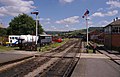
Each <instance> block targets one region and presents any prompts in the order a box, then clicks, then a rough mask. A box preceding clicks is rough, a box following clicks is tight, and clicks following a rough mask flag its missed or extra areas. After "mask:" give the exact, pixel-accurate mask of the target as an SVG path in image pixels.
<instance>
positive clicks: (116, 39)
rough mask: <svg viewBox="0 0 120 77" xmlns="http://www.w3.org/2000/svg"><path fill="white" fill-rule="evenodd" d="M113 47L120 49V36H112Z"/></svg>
mask: <svg viewBox="0 0 120 77" xmlns="http://www.w3.org/2000/svg"><path fill="white" fill-rule="evenodd" d="M112 46H114V47H120V34H114V35H112Z"/></svg>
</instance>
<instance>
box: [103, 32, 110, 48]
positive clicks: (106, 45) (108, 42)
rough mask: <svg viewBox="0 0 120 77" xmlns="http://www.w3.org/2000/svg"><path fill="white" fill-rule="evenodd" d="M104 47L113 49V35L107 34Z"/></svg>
mask: <svg viewBox="0 0 120 77" xmlns="http://www.w3.org/2000/svg"><path fill="white" fill-rule="evenodd" d="M104 45H105V47H107V48H109V49H111V35H110V34H105V37H104Z"/></svg>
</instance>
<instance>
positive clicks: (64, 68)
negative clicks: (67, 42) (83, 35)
mask: <svg viewBox="0 0 120 77" xmlns="http://www.w3.org/2000/svg"><path fill="white" fill-rule="evenodd" d="M80 45H81V43H80V41H77V42H76V44H75V45H74V46H73V47H72V48H71V49H70V50H68V51H67V53H65V54H64V55H63V56H62V58H61V59H59V60H58V61H57V62H56V63H54V64H53V65H52V66H50V67H49V68H48V69H46V70H45V71H44V72H43V73H39V74H37V75H36V76H35V77H68V76H70V73H71V72H72V70H73V69H74V67H75V65H76V64H77V62H78V60H79V58H76V54H77V53H78V52H79V51H80ZM68 53H74V55H72V58H66V57H65V56H66V55H67V54H68Z"/></svg>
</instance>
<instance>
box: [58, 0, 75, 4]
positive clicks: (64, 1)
mask: <svg viewBox="0 0 120 77" xmlns="http://www.w3.org/2000/svg"><path fill="white" fill-rule="evenodd" d="M73 1H75V0H59V2H61V3H71V2H73Z"/></svg>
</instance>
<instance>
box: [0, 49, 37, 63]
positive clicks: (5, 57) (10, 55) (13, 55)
mask: <svg viewBox="0 0 120 77" xmlns="http://www.w3.org/2000/svg"><path fill="white" fill-rule="evenodd" d="M36 53H37V52H30V51H10V52H0V64H1V65H2V64H5V63H9V62H12V61H17V60H20V59H24V58H28V57H32V56H34V54H36Z"/></svg>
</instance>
